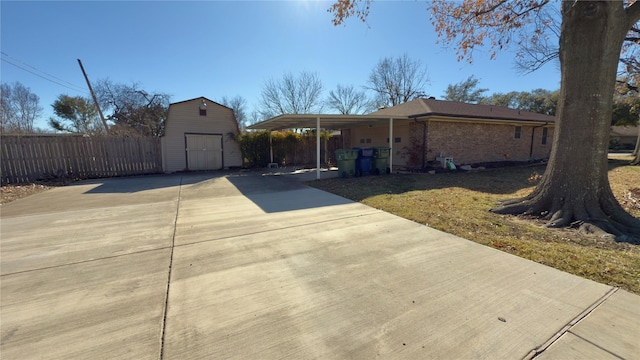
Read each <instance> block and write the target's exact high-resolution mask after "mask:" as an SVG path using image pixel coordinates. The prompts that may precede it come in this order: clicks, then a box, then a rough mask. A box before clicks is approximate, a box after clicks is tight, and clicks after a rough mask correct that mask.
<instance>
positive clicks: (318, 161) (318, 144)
mask: <svg viewBox="0 0 640 360" xmlns="http://www.w3.org/2000/svg"><path fill="white" fill-rule="evenodd" d="M316 179H317V180H320V117H317V118H316Z"/></svg>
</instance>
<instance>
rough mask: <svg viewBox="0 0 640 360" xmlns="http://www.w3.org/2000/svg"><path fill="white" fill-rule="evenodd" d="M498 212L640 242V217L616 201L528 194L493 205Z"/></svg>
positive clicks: (552, 226) (552, 225) (557, 226)
mask: <svg viewBox="0 0 640 360" xmlns="http://www.w3.org/2000/svg"><path fill="white" fill-rule="evenodd" d="M490 211H491V212H494V213H496V214H507V215H526V216H532V217H536V218H539V219H542V220H546V222H547V223H546V226H547V227H549V228H562V227H574V228H578V229H579V231H580V232H581V233H584V234H588V235H593V236H598V237H610V238H612V239H615V240H616V241H619V242H628V243H632V244H640V219H637V218H635V217H633V216H631V215H629V214H628V213H627V212H625V211H624V209H622V208H621V207H620V205H618V204H617V202H613V203H612V202H611V201H604V204H590V206H587V205H586V204H584V203H580V202H579V203H577V204H575V203H567V202H563V201H562V199H553V200H551V201H545V200H544V199H542V198H536V197H535V196H533V194H532V195H530V196H529V197H525V198H519V199H510V200H505V201H502V202H501V204H500V206H498V207H496V208H494V209H491V210H490Z"/></svg>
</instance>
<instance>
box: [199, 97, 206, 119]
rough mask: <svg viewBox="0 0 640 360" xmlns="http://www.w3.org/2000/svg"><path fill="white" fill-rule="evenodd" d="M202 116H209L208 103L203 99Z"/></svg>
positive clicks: (201, 104)
mask: <svg viewBox="0 0 640 360" xmlns="http://www.w3.org/2000/svg"><path fill="white" fill-rule="evenodd" d="M199 108H200V116H207V103H206V102H205V101H204V99H202V101H201V102H200V107H199Z"/></svg>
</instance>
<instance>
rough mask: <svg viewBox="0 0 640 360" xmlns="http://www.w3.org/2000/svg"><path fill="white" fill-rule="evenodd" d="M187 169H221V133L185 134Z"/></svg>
mask: <svg viewBox="0 0 640 360" xmlns="http://www.w3.org/2000/svg"><path fill="white" fill-rule="evenodd" d="M185 137H186V139H187V169H189V170H218V169H222V135H193V134H186V135H185Z"/></svg>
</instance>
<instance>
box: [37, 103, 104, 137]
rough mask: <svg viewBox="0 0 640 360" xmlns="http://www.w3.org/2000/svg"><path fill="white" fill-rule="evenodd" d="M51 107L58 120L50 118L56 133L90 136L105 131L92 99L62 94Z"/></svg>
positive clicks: (50, 124) (50, 123)
mask: <svg viewBox="0 0 640 360" xmlns="http://www.w3.org/2000/svg"><path fill="white" fill-rule="evenodd" d="M51 107H53V112H54V114H55V115H56V116H57V117H58V118H54V117H51V118H49V126H51V128H53V129H54V130H56V131H64V132H70V133H77V134H90V135H91V134H96V133H100V132H103V131H104V129H103V127H102V123H101V122H100V118H99V117H98V110H97V109H96V106H95V104H94V103H93V100H92V99H89V98H84V97H82V96H69V95H64V94H62V95H59V96H58V98H57V99H56V101H54V103H53V104H52V105H51Z"/></svg>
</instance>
